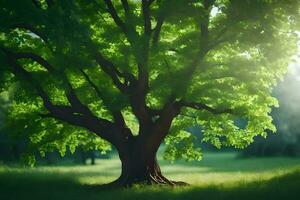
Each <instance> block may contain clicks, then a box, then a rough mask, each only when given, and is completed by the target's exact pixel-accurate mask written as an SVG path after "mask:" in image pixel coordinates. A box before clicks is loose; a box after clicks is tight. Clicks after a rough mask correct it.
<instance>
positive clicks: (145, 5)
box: [142, 0, 151, 35]
mask: <svg viewBox="0 0 300 200" xmlns="http://www.w3.org/2000/svg"><path fill="white" fill-rule="evenodd" d="M142 11H143V16H144V33H145V34H146V35H150V34H151V19H150V2H149V1H148V0H142Z"/></svg>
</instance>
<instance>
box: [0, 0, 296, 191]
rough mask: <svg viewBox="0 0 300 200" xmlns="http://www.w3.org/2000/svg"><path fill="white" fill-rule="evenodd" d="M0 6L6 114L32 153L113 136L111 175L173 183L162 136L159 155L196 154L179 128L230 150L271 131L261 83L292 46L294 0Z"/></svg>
mask: <svg viewBox="0 0 300 200" xmlns="http://www.w3.org/2000/svg"><path fill="white" fill-rule="evenodd" d="M0 16H1V17H0V24H1V25H0V26H1V27H0V30H1V34H0V44H1V50H0V61H1V64H0V66H1V80H2V81H1V82H2V83H3V84H4V85H1V89H2V90H7V88H9V87H14V88H15V92H14V101H13V104H12V106H11V108H10V109H11V110H10V111H9V114H8V115H9V116H8V118H9V119H10V120H11V121H14V124H18V127H23V129H24V132H26V133H27V134H28V135H29V137H30V140H31V142H32V143H33V144H35V147H36V148H37V149H39V151H40V152H41V154H44V152H46V151H50V150H51V149H53V148H58V149H59V150H60V151H61V153H62V154H64V152H65V151H66V148H67V147H69V148H70V149H71V151H74V150H75V148H76V146H78V145H79V144H80V143H82V142H84V141H86V139H87V141H88V142H90V145H91V146H95V145H96V146H97V147H98V148H99V149H102V150H103V151H105V150H108V149H109V145H110V144H112V145H113V146H114V147H115V148H116V149H117V151H118V153H119V157H120V160H121V162H122V173H121V176H120V177H119V178H118V179H117V180H116V181H115V182H114V184H116V185H132V184H133V183H149V184H151V183H157V184H171V185H173V184H177V183H180V182H175V181H170V180H168V179H167V178H165V177H164V176H163V175H162V173H161V170H160V168H159V165H158V163H157V160H156V153H157V150H158V148H159V146H160V145H161V143H162V142H163V141H165V143H166V145H167V148H166V157H168V158H170V159H175V158H185V159H200V158H201V151H200V149H199V148H198V147H197V146H195V145H194V137H193V135H192V134H190V133H188V132H186V131H185V130H187V129H186V128H187V127H191V126H192V125H195V124H196V123H199V124H200V125H201V127H202V129H203V134H204V139H203V140H204V141H207V142H210V143H212V144H213V145H215V146H217V147H221V146H222V145H225V146H234V147H238V148H243V147H245V146H247V145H248V144H249V143H251V142H252V141H253V137H254V136H255V135H258V134H261V135H265V131H266V130H267V129H270V130H272V131H275V127H274V125H273V124H272V118H271V116H270V115H269V113H270V111H271V107H272V106H276V105H277V101H276V99H275V98H273V97H272V96H271V90H272V87H273V86H274V85H275V84H276V82H277V81H278V80H279V79H281V78H282V77H283V75H284V74H285V71H286V68H287V65H288V62H289V58H290V57H291V56H292V55H293V54H294V53H295V51H296V40H297V35H296V33H295V31H296V29H297V28H299V22H298V21H297V20H298V19H299V1H295V0H176V1H175V0H142V1H133V0H132V1H127V0H120V1H117V0H116V1H113V2H112V1H111V0H103V1H102V0H78V1H67V0H60V1H58V0H22V1H16V0H2V1H1V7H0ZM237 119H243V120H245V121H246V122H247V123H246V125H245V127H241V128H239V127H238V126H237V124H236V121H237ZM18 130H20V128H18ZM100 138H101V139H100ZM29 158H31V159H30V160H31V161H33V157H29Z"/></svg>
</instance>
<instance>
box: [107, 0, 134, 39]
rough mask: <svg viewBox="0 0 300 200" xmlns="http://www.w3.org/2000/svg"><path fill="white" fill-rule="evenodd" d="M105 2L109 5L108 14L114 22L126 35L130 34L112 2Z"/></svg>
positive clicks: (109, 0) (108, 0)
mask: <svg viewBox="0 0 300 200" xmlns="http://www.w3.org/2000/svg"><path fill="white" fill-rule="evenodd" d="M104 2H105V3H106V5H107V8H108V12H109V13H110V15H111V17H112V18H113V20H114V22H115V23H116V24H117V25H118V26H119V27H120V28H121V30H122V31H123V32H124V33H125V35H127V34H128V29H127V27H126V25H125V23H124V22H123V21H122V20H121V18H120V17H119V15H118V13H117V11H116V9H115V7H114V5H113V4H112V2H111V0H104Z"/></svg>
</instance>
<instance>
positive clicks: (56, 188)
mask: <svg viewBox="0 0 300 200" xmlns="http://www.w3.org/2000/svg"><path fill="white" fill-rule="evenodd" d="M0 199H3V200H14V199H22V200H26V199H30V200H35V199H43V200H48V199H62V200H71V199H72V200H77V199H78V200H79V199H81V200H83V199H84V200H92V199H101V200H106V199H145V200H146V199H149V200H150V199H151V200H152V199H155V200H160V199H164V200H165V199H172V200H177V199H184V200H196V199H197V200H198V199H210V200H213V199H224V200H226V199H228V200H229V199H230V200H233V199H243V200H244V199H264V200H265V199H272V200H274V199H289V200H290V199H295V200H296V199H297V200H298V199H300V170H297V171H294V172H292V173H289V174H286V175H284V176H281V177H276V178H273V179H270V180H268V181H256V182H250V183H249V182H248V183H247V182H239V183H234V184H231V185H211V186H205V187H201V186H188V187H177V188H169V187H139V188H138V187H135V188H131V189H115V190H101V189H100V188H98V186H96V185H82V184H81V183H79V182H78V181H76V180H75V179H74V178H73V177H69V176H62V175H55V174H51V175H47V174H46V173H37V174H26V173H11V172H9V173H4V172H1V173H0Z"/></svg>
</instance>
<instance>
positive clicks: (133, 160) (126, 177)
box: [109, 137, 188, 187]
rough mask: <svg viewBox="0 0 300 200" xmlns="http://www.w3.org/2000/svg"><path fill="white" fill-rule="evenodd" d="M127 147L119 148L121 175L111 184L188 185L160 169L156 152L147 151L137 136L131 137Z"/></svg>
mask: <svg viewBox="0 0 300 200" xmlns="http://www.w3.org/2000/svg"><path fill="white" fill-rule="evenodd" d="M127 144H128V145H126V146H124V147H125V148H119V149H118V153H119V157H120V160H121V163H122V171H121V175H120V177H119V178H118V179H117V180H115V181H114V182H112V183H110V184H109V185H112V186H120V187H131V186H132V185H134V184H143V185H170V186H176V185H188V184H187V183H184V182H177V181H171V180H169V179H168V178H166V177H165V176H164V175H163V174H162V172H161V169H160V166H159V163H158V161H157V158H156V154H153V153H147V151H145V148H144V147H145V145H141V143H140V144H139V141H137V138H136V137H132V139H129V141H128V143H127Z"/></svg>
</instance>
